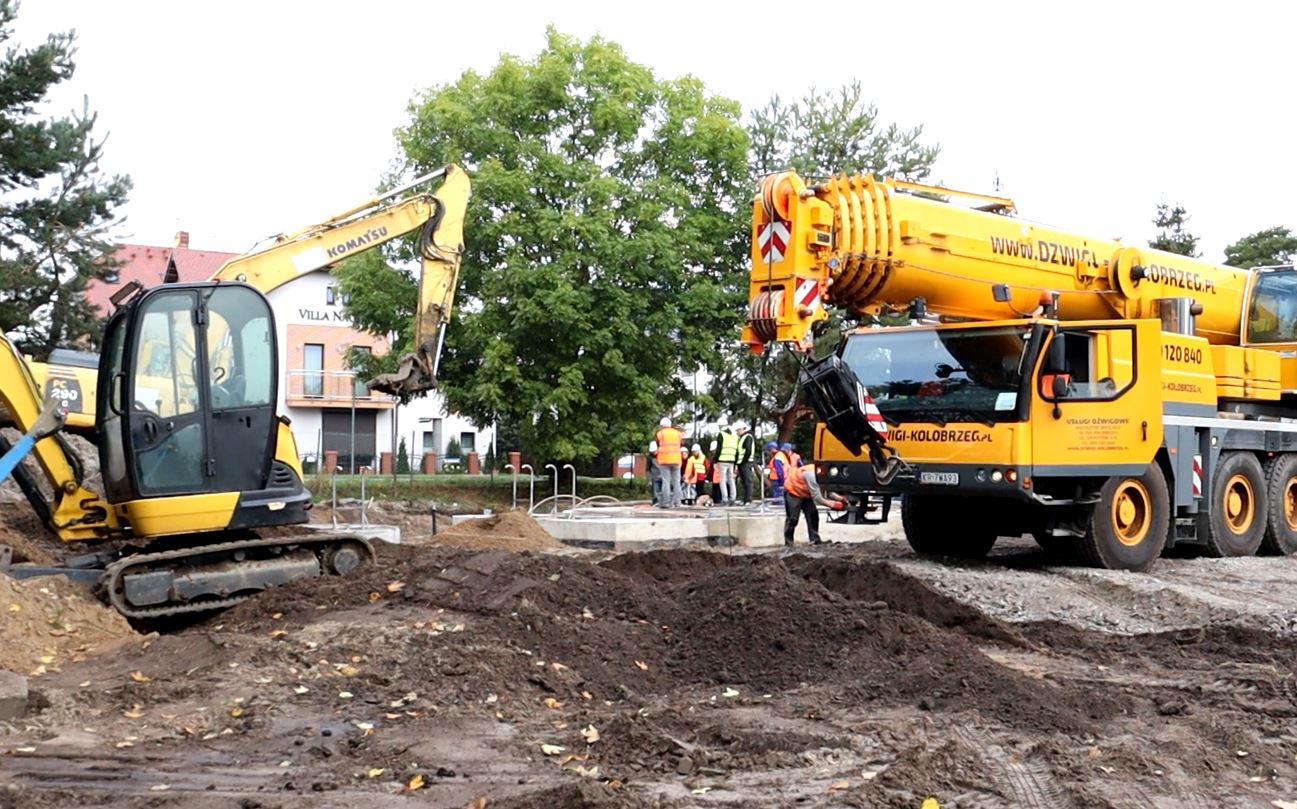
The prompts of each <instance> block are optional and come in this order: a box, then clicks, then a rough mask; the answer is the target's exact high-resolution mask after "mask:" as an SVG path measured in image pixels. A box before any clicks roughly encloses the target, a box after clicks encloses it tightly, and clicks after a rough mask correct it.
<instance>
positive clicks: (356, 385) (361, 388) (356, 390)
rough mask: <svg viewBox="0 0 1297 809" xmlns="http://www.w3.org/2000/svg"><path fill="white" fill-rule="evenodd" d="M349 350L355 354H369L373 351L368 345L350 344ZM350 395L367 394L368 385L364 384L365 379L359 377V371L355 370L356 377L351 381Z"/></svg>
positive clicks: (358, 396)
mask: <svg viewBox="0 0 1297 809" xmlns="http://www.w3.org/2000/svg"><path fill="white" fill-rule="evenodd" d="M351 350H352V351H355V352H356V353H357V354H365V355H369V354H373V353H374V352H373V351H372V350H370V348H369V346H352V347H351ZM352 395H354V396H355V397H356V398H362V397H367V396H369V386H368V385H366V384H365V380H363V379H361V378H360V373H359V372H356V378H355V379H354V380H353V382H352Z"/></svg>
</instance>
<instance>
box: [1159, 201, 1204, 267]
mask: <svg viewBox="0 0 1297 809" xmlns="http://www.w3.org/2000/svg"><path fill="white" fill-rule="evenodd" d="M1153 226H1154V227H1156V228H1157V236H1155V237H1154V238H1153V240H1152V241H1150V242H1149V243H1148V246H1149V247H1152V248H1154V249H1155V250H1165V251H1166V252H1168V253H1175V254H1177V255H1181V256H1188V257H1190V258H1197V257H1198V237H1197V236H1195V235H1193V234H1192V233H1190V232H1189V230H1188V226H1189V213H1188V211H1186V210H1185V209H1184V206H1183V205H1167V204H1166V203H1161V204H1159V205H1158V206H1157V215H1156V216H1154V217H1153Z"/></svg>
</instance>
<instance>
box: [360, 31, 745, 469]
mask: <svg viewBox="0 0 1297 809" xmlns="http://www.w3.org/2000/svg"><path fill="white" fill-rule="evenodd" d="M739 117H740V112H739V107H738V104H737V103H735V102H733V101H730V100H728V99H724V98H720V97H717V96H714V95H711V94H709V93H708V92H707V91H706V89H705V88H704V86H703V85H702V83H701V82H699V81H698V80H696V79H694V78H690V77H685V78H680V79H660V78H657V77H655V76H654V75H653V73H652V72H651V71H650V70H649V69H648V68H647V67H644V66H642V65H639V64H636V63H634V62H632V61H630V60H629V59H628V58H627V57H626V55H625V53H624V52H623V51H622V49H621V48H620V47H618V46H617V45H615V44H614V43H611V42H608V41H606V40H604V39H602V38H599V37H594V38H593V39H591V40H589V41H586V42H581V41H578V40H576V39H573V38H571V37H568V36H565V35H562V34H560V33H558V32H557V31H555V30H553V29H550V30H549V31H548V33H547V40H546V46H545V48H544V50H543V51H541V52H540V53H539V54H538V55H537V56H536V57H535V58H532V59H526V60H524V59H518V58H515V57H512V56H505V57H503V58H502V59H501V60H500V62H499V64H497V65H496V67H495V68H494V69H493V70H491V72H489V73H487V74H485V75H482V74H479V73H477V72H473V71H469V72H467V73H465V74H463V75H462V76H461V77H460V78H459V80H458V81H456V82H454V83H451V84H448V85H444V86H438V87H433V88H431V89H429V90H427V91H426V92H424V93H423V94H422V95H421V96H420V97H418V98H417V99H416V100H415V101H414V102H413V103H412V104H411V107H410V121H409V124H408V125H407V126H405V127H404V128H402V129H401V130H400V132H399V133H398V136H399V139H400V143H401V145H402V148H403V149H404V152H405V156H406V162H407V166H408V167H409V168H410V169H412V170H416V171H423V170H426V169H429V168H435V167H436V166H439V165H442V164H444V163H447V162H457V163H461V164H462V165H464V166H465V167H466V168H468V169H469V171H470V172H471V173H472V175H473V201H472V203H471V204H470V208H469V213H468V220H467V222H466V229H465V230H466V237H465V238H466V242H467V246H466V253H465V256H464V263H463V267H462V270H461V276H460V295H459V302H458V311H457V314H456V317H455V319H454V321H453V322H452V323H451V326H450V329H449V330H448V336H447V345H446V351H445V356H444V360H443V363H442V372H441V376H442V379H443V391H444V393H445V394H446V398H447V403H448V405H449V407H451V408H452V409H454V410H457V411H459V412H461V413H464V414H465V415H467V416H469V417H471V418H473V419H474V420H476V421H478V422H479V423H481V422H488V421H491V420H495V419H499V420H500V421H501V422H503V423H507V424H510V425H511V426H512V427H515V428H516V429H517V433H518V435H519V436H520V438H521V439H522V441H523V442H524V444H525V445H526V447H527V448H528V449H529V450H530V451H531V452H533V453H534V454H535V455H537V456H538V457H544V458H550V459H591V458H595V457H607V456H608V455H611V454H616V453H617V452H620V451H623V450H626V449H630V448H634V447H638V446H642V445H643V443H644V442H645V441H647V438H648V436H649V434H650V433H651V427H652V426H653V425H655V423H656V421H657V419H658V417H659V416H661V415H663V414H668V413H672V411H673V409H674V407H675V406H676V405H677V403H678V402H679V401H680V400H681V399H682V398H683V396H684V394H685V389H686V386H685V384H684V383H683V382H682V380H681V375H680V372H681V371H682V370H689V369H692V368H694V367H698V366H699V365H707V364H714V363H715V361H716V359H717V358H718V356H719V352H720V351H721V350H722V348H723V347H726V346H728V345H729V344H730V343H732V342H733V341H735V339H736V335H737V330H738V325H739V320H740V318H741V313H742V297H743V291H742V290H743V288H744V286H745V276H744V272H743V269H744V267H743V262H744V256H745V255H746V246H747V233H746V227H744V225H743V223H744V222H745V220H746V211H747V209H746V200H747V199H749V198H750V196H751V187H750V184H749V178H748V173H747V146H748V139H747V135H746V133H745V132H744V130H743V127H742V126H741V124H740V121H739ZM353 300H354V296H353Z"/></svg>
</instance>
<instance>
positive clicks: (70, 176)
mask: <svg viewBox="0 0 1297 809" xmlns="http://www.w3.org/2000/svg"><path fill="white" fill-rule="evenodd" d="M17 13H18V5H17V3H16V2H14V0H0V44H6V43H9V40H10V39H11V37H12V36H13V22H14V19H15V18H16V16H17ZM74 41H75V36H74V34H73V33H72V32H65V33H57V34H50V35H49V36H48V37H47V38H46V40H45V42H44V43H43V44H41V45H38V46H36V47H34V48H31V49H30V50H22V49H19V48H18V47H16V46H14V45H13V44H8V47H7V48H6V49H4V50H3V57H0V332H4V333H5V334H7V335H9V336H10V337H11V338H12V339H13V340H14V342H15V344H16V345H17V347H18V349H19V350H20V351H23V352H25V353H30V354H33V355H34V356H35V357H36V358H37V359H43V358H44V357H45V356H46V355H48V353H49V351H50V349H52V348H54V347H56V346H60V345H82V346H85V347H87V348H93V347H95V346H97V344H98V339H99V323H98V315H97V313H96V312H95V310H94V307H92V306H91V305H90V304H89V303H88V302H87V301H86V299H85V289H86V286H87V285H88V284H89V282H90V280H91V279H92V278H93V277H95V275H96V273H100V272H103V271H104V270H106V269H109V268H110V267H111V266H112V263H111V259H110V258H109V256H110V255H111V252H112V243H111V242H110V241H109V239H108V238H107V230H108V227H109V226H110V225H111V224H112V223H113V220H114V216H115V209H116V208H117V207H119V206H120V205H121V204H122V203H124V202H125V200H126V194H127V192H128V191H129V190H130V179H129V178H127V177H124V176H113V177H103V176H102V175H101V174H100V172H99V161H100V158H101V157H102V156H103V141H102V140H95V139H94V137H93V134H92V133H93V130H94V125H95V115H94V114H93V113H91V112H90V111H89V105H88V104H85V105H83V107H82V109H81V111H80V112H75V113H72V114H70V115H69V116H67V117H62V118H50V119H44V118H41V117H40V116H38V115H37V112H36V111H37V108H38V106H39V105H40V103H41V102H42V100H43V99H44V98H45V96H46V95H47V94H48V93H49V91H50V88H51V87H53V86H54V85H56V84H58V83H60V82H62V81H66V80H67V79H69V78H71V76H72V73H73V70H74V63H73V59H72V57H73V53H74V48H73V44H74Z"/></svg>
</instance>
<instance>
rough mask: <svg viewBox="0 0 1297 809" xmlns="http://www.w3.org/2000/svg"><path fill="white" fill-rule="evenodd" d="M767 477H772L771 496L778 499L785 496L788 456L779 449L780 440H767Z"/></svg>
mask: <svg viewBox="0 0 1297 809" xmlns="http://www.w3.org/2000/svg"><path fill="white" fill-rule="evenodd" d="M766 452H767V453H768V455H769V457H768V458H767V459H766V477H768V478H770V496H771V497H773V498H775V499H776V500H778V499H781V498H782V497H783V496H784V470H785V469H787V468H788V456H787V455H784V454H783V453H782V452H780V451H779V442H777V441H767V442H766Z"/></svg>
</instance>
